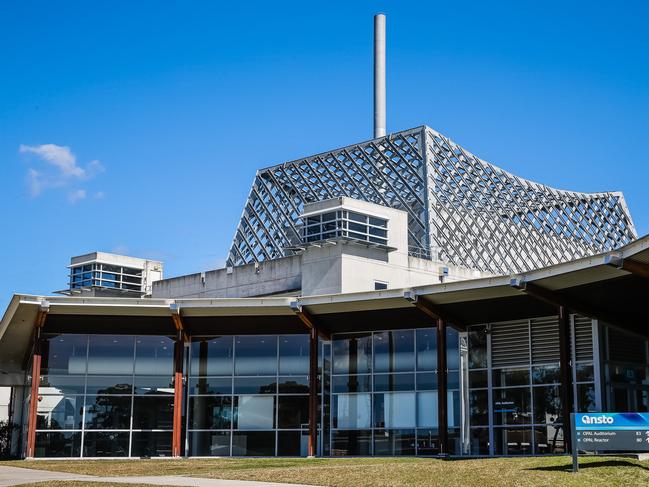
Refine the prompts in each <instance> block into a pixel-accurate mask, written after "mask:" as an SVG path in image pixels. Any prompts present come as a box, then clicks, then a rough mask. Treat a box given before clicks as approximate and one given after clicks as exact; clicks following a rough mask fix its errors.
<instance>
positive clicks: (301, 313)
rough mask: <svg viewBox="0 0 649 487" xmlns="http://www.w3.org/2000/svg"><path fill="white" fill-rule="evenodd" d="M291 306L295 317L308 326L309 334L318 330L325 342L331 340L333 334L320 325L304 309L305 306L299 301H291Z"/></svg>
mask: <svg viewBox="0 0 649 487" xmlns="http://www.w3.org/2000/svg"><path fill="white" fill-rule="evenodd" d="M290 306H291V310H292V311H293V313H295V316H297V317H298V318H299V319H300V321H301V322H302V323H304V326H306V328H307V330H309V332H310V331H311V330H316V332H317V333H318V335H319V336H320V337H321V338H322V339H323V340H331V333H329V331H327V330H326V329H325V328H324V327H323V326H322V325H320V324H318V323H317V321H316V319H315V318H314V317H313V315H312V314H311V313H309V312H308V311H307V310H306V309H305V308H304V306H302V305H301V304H300V303H298V302H297V301H291V303H290Z"/></svg>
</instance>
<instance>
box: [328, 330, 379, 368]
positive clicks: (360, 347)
mask: <svg viewBox="0 0 649 487" xmlns="http://www.w3.org/2000/svg"><path fill="white" fill-rule="evenodd" d="M332 349H333V371H334V373H335V374H367V373H370V372H371V371H372V335H371V334H370V333H359V334H355V335H340V336H335V337H333V339H332Z"/></svg>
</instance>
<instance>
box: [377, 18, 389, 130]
mask: <svg viewBox="0 0 649 487" xmlns="http://www.w3.org/2000/svg"><path fill="white" fill-rule="evenodd" d="M385 128H386V127H385V15H384V14H376V15H375V16H374V138H377V137H383V136H384V135H385Z"/></svg>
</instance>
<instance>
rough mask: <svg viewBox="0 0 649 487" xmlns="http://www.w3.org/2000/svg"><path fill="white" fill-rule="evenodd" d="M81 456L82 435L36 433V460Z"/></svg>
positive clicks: (72, 433) (71, 433)
mask: <svg viewBox="0 0 649 487" xmlns="http://www.w3.org/2000/svg"><path fill="white" fill-rule="evenodd" d="M80 455H81V433H74V432H68V431H66V432H58V431H57V432H51V433H40V432H37V433H36V447H35V450H34V456H35V457H36V458H46V457H50V458H52V457H56V458H63V457H78V456H80Z"/></svg>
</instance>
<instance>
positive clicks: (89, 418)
mask: <svg viewBox="0 0 649 487" xmlns="http://www.w3.org/2000/svg"><path fill="white" fill-rule="evenodd" d="M85 413H86V415H85V425H86V426H85V427H86V429H128V428H129V427H130V419H131V396H86V410H85Z"/></svg>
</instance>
